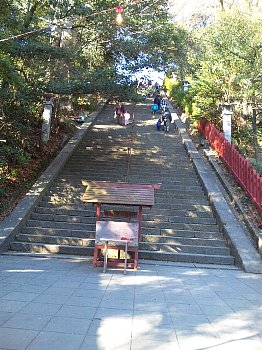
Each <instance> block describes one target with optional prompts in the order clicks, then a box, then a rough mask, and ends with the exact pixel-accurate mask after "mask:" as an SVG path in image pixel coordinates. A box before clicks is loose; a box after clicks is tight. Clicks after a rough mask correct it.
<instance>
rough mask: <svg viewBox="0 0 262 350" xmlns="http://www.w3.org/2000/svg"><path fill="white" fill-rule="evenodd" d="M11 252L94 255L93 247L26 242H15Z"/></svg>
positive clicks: (12, 244) (11, 246)
mask: <svg viewBox="0 0 262 350" xmlns="http://www.w3.org/2000/svg"><path fill="white" fill-rule="evenodd" d="M10 249H11V250H15V251H25V252H35V253H43V254H44V253H45V254H54V253H59V254H74V255H83V254H84V255H89V256H90V255H91V256H92V255H93V254H94V248H93V247H80V246H70V245H67V246H61V245H59V244H42V243H34V244H31V243H26V242H16V241H15V242H13V243H11V245H10Z"/></svg>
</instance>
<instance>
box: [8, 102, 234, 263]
mask: <svg viewBox="0 0 262 350" xmlns="http://www.w3.org/2000/svg"><path fill="white" fill-rule="evenodd" d="M144 107H145V106H143V105H141V106H140V105H139V106H137V107H136V113H137V118H138V123H139V120H140V119H139V118H141V120H143V118H144V119H145V120H148V116H147V115H146V113H145V112H144ZM146 110H148V111H149V110H150V103H148V105H146ZM112 111H113V106H107V107H106V108H105V110H104V111H103V112H102V113H101V115H100V116H99V118H98V120H97V125H95V126H94V127H93V129H91V130H90V131H89V132H88V133H87V134H86V136H85V137H84V139H83V140H82V141H81V142H80V144H79V145H78V147H77V149H76V150H75V151H74V152H73V154H72V156H71V157H70V159H69V160H68V162H67V163H66V164H65V166H64V168H63V169H62V171H61V172H60V174H59V175H58V176H57V178H56V179H55V181H54V182H53V183H52V184H51V186H50V188H49V190H48V191H46V192H45V194H44V196H42V198H41V200H40V201H39V204H38V205H37V206H36V208H35V209H34V211H33V212H32V213H31V214H30V216H29V217H28V220H27V221H26V224H25V225H24V226H23V227H22V228H21V231H20V232H19V234H18V235H17V237H16V239H15V241H14V242H13V243H12V244H11V246H10V249H11V250H13V251H21V252H28V253H35V254H70V255H81V256H82V255H83V256H92V255H93V249H94V242H95V226H96V218H95V212H96V207H95V206H93V205H92V204H87V203H83V200H82V195H83V194H84V192H85V189H86V187H85V185H83V184H82V181H83V180H85V181H87V182H88V181H112V182H126V181H128V182H130V183H142V184H145V183H149V184H156V183H158V184H161V187H160V190H156V191H155V204H154V206H153V207H152V208H151V209H149V208H143V217H142V226H141V242H140V243H139V258H141V259H150V260H164V261H178V262H190V263H203V264H233V263H234V258H233V257H232V256H231V255H230V250H229V248H228V247H227V245H226V242H225V240H224V238H223V232H222V229H221V227H219V225H218V224H217V222H216V219H215V217H214V215H213V212H212V209H211V207H210V205H209V203H208V199H207V197H206V195H205V192H204V191H203V189H202V187H201V184H200V181H199V178H198V176H197V174H196V172H195V169H194V167H193V165H192V163H191V161H190V159H189V158H188V156H187V154H186V151H185V148H184V146H183V145H182V143H181V141H180V136H179V135H178V132H177V131H176V132H174V131H172V132H170V134H168V135H165V134H164V133H161V134H160V133H157V132H156V131H155V127H153V126H150V125H148V124H147V123H145V125H143V124H141V125H140V124H138V125H139V127H137V130H136V128H135V130H132V132H133V135H136V140H135V141H134V143H133V145H131V143H130V132H131V126H128V127H127V128H125V127H123V128H122V127H119V126H116V125H115V124H114V121H113V120H112V114H113V113H112ZM150 117H151V116H150ZM112 125H113V126H114V125H115V126H114V127H112ZM131 146H132V152H131V157H129V156H128V147H131ZM102 209H103V210H108V209H114V210H132V211H137V208H134V207H132V208H128V209H127V208H126V207H122V206H114V207H111V206H108V205H104V206H103V207H102ZM103 219H105V218H103Z"/></svg>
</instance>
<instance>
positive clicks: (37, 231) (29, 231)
mask: <svg viewBox="0 0 262 350" xmlns="http://www.w3.org/2000/svg"><path fill="white" fill-rule="evenodd" d="M21 233H22V234H26V235H43V236H58V237H63V236H68V237H81V238H94V237H95V229H94V230H89V231H87V230H71V229H64V228H50V227H49V228H44V227H28V226H23V227H22V228H21Z"/></svg>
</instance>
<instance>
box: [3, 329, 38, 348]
mask: <svg viewBox="0 0 262 350" xmlns="http://www.w3.org/2000/svg"><path fill="white" fill-rule="evenodd" d="M37 333H38V332H37V331H32V330H24V329H13V328H3V327H2V328H0V344H1V345H0V346H1V348H2V349H12V350H24V349H25V348H26V347H27V346H28V345H29V344H30V343H31V341H32V340H33V339H34V338H35V337H36V336H37Z"/></svg>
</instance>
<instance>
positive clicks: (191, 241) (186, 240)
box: [141, 235, 226, 247]
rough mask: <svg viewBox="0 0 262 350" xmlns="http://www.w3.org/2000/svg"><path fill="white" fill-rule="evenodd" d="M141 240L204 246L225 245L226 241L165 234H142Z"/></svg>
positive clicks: (214, 238)
mask: <svg viewBox="0 0 262 350" xmlns="http://www.w3.org/2000/svg"><path fill="white" fill-rule="evenodd" d="M141 242H155V243H166V244H186V245H202V246H211V247H213V246H216V247H218V246H219V247H225V246H226V242H225V241H224V240H223V239H219V238H216V237H212V238H200V237H183V236H181V237H180V236H177V237H170V236H163V235H141Z"/></svg>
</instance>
